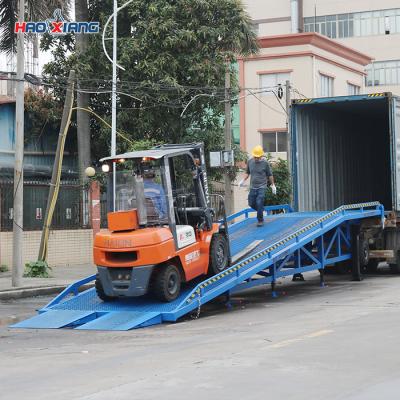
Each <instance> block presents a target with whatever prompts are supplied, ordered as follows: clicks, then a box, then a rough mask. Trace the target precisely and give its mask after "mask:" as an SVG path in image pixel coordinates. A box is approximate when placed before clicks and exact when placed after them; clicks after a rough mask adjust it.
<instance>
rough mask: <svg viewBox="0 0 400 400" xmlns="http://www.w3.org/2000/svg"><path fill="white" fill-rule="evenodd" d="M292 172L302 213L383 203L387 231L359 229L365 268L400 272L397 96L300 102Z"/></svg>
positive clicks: (294, 117)
mask: <svg viewBox="0 0 400 400" xmlns="http://www.w3.org/2000/svg"><path fill="white" fill-rule="evenodd" d="M290 131H291V135H290V143H291V146H290V149H291V150H290V165H291V173H292V179H293V189H294V190H293V203H294V208H295V209H296V210H297V211H320V210H330V209H335V208H336V207H338V206H339V205H341V204H351V203H357V202H360V201H363V202H368V201H379V202H380V203H381V204H382V205H383V206H384V208H385V217H386V218H385V225H384V227H382V226H381V225H379V224H376V225H374V224H371V222H370V221H365V223H363V224H362V225H361V228H360V246H359V247H360V254H359V256H360V263H361V267H362V268H363V270H364V271H369V272H374V271H376V269H377V267H378V264H379V262H381V261H386V262H387V263H388V264H389V266H390V269H391V270H392V272H394V273H400V220H399V214H400V98H399V97H396V96H394V95H393V94H392V93H372V94H365V95H355V96H340V97H325V98H315V99H307V98H304V99H298V100H294V101H293V102H292V105H291V115H290Z"/></svg>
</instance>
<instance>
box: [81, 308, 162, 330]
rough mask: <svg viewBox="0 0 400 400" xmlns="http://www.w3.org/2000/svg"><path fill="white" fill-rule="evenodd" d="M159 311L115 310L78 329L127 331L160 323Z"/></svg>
mask: <svg viewBox="0 0 400 400" xmlns="http://www.w3.org/2000/svg"><path fill="white" fill-rule="evenodd" d="M161 322H162V321H161V314H160V313H159V312H147V313H141V312H131V311H114V312H110V313H107V314H104V315H101V316H99V318H96V319H95V320H93V321H89V322H87V323H86V324H84V325H80V326H78V327H77V328H76V329H78V330H103V331H104V330H108V331H127V330H129V329H134V328H139V327H144V326H149V325H155V324H160V323H161Z"/></svg>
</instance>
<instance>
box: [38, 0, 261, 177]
mask: <svg viewBox="0 0 400 400" xmlns="http://www.w3.org/2000/svg"><path fill="white" fill-rule="evenodd" d="M112 5H113V2H112V1H111V0H101V1H100V0H90V1H89V18H90V19H92V20H99V21H100V23H101V25H102V26H104V23H105V21H106V19H107V18H108V16H109V15H110V14H111V13H112ZM110 26H111V25H110ZM111 32H112V30H111V29H109V32H107V36H110V35H111ZM49 36H50V35H48V36H46V37H45V39H44V40H43V41H42V43H41V45H42V49H44V50H51V52H52V54H53V56H54V57H55V59H54V61H53V62H51V63H49V64H47V65H46V66H45V69H44V74H45V76H46V77H47V79H50V80H51V79H53V77H59V76H61V77H64V78H66V77H67V75H68V72H69V70H70V69H71V68H74V69H75V70H76V71H77V75H78V77H79V78H80V83H79V85H80V87H81V88H83V89H88V90H91V91H96V90H97V91H98V90H103V91H109V90H110V89H111V85H110V79H111V72H112V71H111V63H110V62H109V61H108V60H107V58H106V56H105V54H104V52H103V48H102V44H101V35H90V38H89V46H88V49H87V51H86V52H85V54H84V55H82V56H80V57H77V56H76V54H75V52H74V46H75V45H74V39H73V38H72V37H70V36H66V37H56V36H54V37H49ZM110 43H111V42H110V41H107V43H106V45H107V48H108V50H109V52H110V53H111V45H110ZM256 51H257V40H256V34H255V33H254V30H253V27H252V24H251V21H250V18H249V16H248V15H247V14H246V12H245V11H244V10H243V5H242V3H241V1H239V0H149V1H142V0H134V1H133V2H132V3H131V4H130V5H129V6H128V7H126V9H124V10H122V11H121V13H119V14H118V62H119V64H121V65H122V66H124V67H125V71H122V70H118V78H119V83H118V91H120V92H122V93H128V94H129V95H130V96H127V95H124V94H120V95H118V100H117V109H118V114H117V121H118V126H117V130H118V131H121V132H124V134H127V136H129V139H130V140H131V141H133V142H135V143H136V142H139V143H184V142H188V141H204V142H205V145H206V153H208V151H209V150H218V149H221V148H223V143H224V135H223V129H222V121H223V115H224V102H223V99H224V79H225V70H226V66H227V65H229V63H231V62H233V61H235V60H236V58H237V55H240V54H241V55H246V54H250V53H254V52H256ZM101 80H102V81H101ZM231 80H232V95H233V97H234V96H235V95H236V93H237V92H238V83H237V79H236V73H234V72H233V71H232V79H231ZM55 82H56V83H57V85H58V83H59V79H57V80H56V81H55ZM63 82H65V81H63ZM100 84H101V87H99V85H100ZM64 90H65V83H64V84H63V85H61V86H56V87H55V94H56V97H60V98H61V97H62V96H63V91H64ZM199 94H202V96H199V97H196V99H195V100H194V101H193V102H191V103H190V105H189V106H188V107H187V109H186V110H185V113H184V114H183V116H182V117H181V113H182V111H183V109H184V108H185V106H186V105H187V104H188V103H189V102H190V101H191V100H192V99H193V98H194V97H195V96H197V95H199ZM204 94H207V95H204ZM132 96H133V97H135V98H132ZM91 108H92V109H93V110H94V111H95V112H96V113H98V114H99V115H101V116H102V117H103V118H104V119H105V120H107V122H110V119H111V116H110V114H111V107H110V93H97V94H92V95H91ZM211 110H212V111H211ZM193 127H195V130H193ZM91 135H92V148H91V150H92V154H93V156H94V158H96V159H99V158H101V157H103V156H105V155H107V154H109V152H110V150H109V146H110V130H109V128H107V127H105V126H104V125H102V124H101V123H99V121H97V120H96V119H95V118H92V119H91ZM194 139H195V140H194ZM134 147H136V144H135V146H134ZM129 150H132V146H131V144H130V143H128V142H127V141H124V140H123V139H121V138H119V139H118V141H117V152H125V151H129ZM237 154H238V157H239V159H241V158H242V157H243V155H242V154H241V153H240V152H239V151H237ZM215 173H216V175H218V172H217V171H216V172H215ZM235 174H236V169H235V168H232V176H234V175H235Z"/></svg>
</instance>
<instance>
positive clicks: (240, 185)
mask: <svg viewBox="0 0 400 400" xmlns="http://www.w3.org/2000/svg"><path fill="white" fill-rule="evenodd" d="M243 184H244V179H242V180H241V181H240V182H239V187H242V186H243Z"/></svg>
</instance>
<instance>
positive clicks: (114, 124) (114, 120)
mask: <svg viewBox="0 0 400 400" xmlns="http://www.w3.org/2000/svg"><path fill="white" fill-rule="evenodd" d="M132 1H133V0H129V1H127V2H126V3H124V4H123V5H122V6H121V7H119V8H118V4H117V0H114V2H113V4H114V7H113V13H112V14H111V15H110V16H109V18H108V20H107V22H106V23H105V25H104V29H103V35H102V43H103V51H104V53H105V55H106V57H107V58H108V59H109V61H110V62H111V63H112V90H111V156H112V157H114V156H115V155H116V151H117V67H118V68H120V69H122V70H124V71H125V68H124V67H122V66H121V65H118V63H117V14H118V12H119V11H121V10H122V9H123V8H125V7H126V6H128V5H129V4H130V3H132ZM111 20H113V57H112V59H111V58H110V56H109V55H108V52H107V49H106V44H105V34H106V30H107V27H108V24H109V23H110V22H111ZM115 180H116V165H115V163H113V185H112V187H113V189H112V190H113V211H115Z"/></svg>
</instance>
